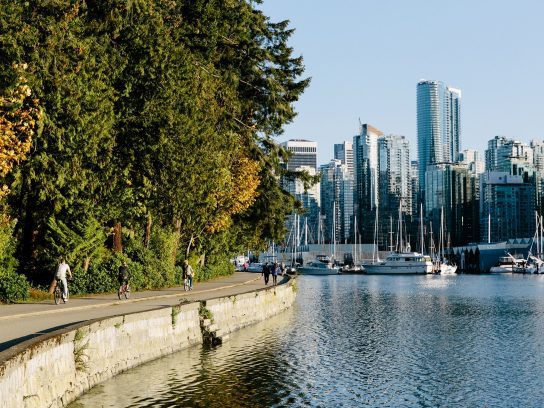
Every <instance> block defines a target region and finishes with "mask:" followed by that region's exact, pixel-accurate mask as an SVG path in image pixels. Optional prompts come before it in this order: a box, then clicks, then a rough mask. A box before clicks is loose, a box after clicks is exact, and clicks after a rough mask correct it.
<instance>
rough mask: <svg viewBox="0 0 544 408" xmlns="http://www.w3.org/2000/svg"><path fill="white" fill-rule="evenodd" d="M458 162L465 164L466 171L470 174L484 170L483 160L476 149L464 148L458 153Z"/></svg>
mask: <svg viewBox="0 0 544 408" xmlns="http://www.w3.org/2000/svg"><path fill="white" fill-rule="evenodd" d="M458 162H459V163H463V164H465V165H466V166H467V169H468V171H470V172H471V173H472V174H481V173H483V172H484V171H485V162H484V161H483V160H482V156H481V154H480V152H479V151H478V150H474V149H465V150H463V151H462V152H460V153H459V159H458Z"/></svg>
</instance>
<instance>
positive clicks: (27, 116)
mask: <svg viewBox="0 0 544 408" xmlns="http://www.w3.org/2000/svg"><path fill="white" fill-rule="evenodd" d="M26 68H27V66H26V64H16V65H14V69H16V70H17V71H19V72H20V76H19V79H18V83H17V84H16V86H15V87H14V88H12V89H9V90H7V91H5V92H4V93H3V94H2V95H0V177H2V178H3V177H5V176H6V175H7V174H9V172H10V171H11V170H12V169H13V166H15V165H16V164H17V163H19V162H21V161H22V160H25V159H26V155H27V153H28V152H29V150H30V147H31V146H32V139H33V137H34V135H35V133H36V129H37V126H38V122H39V121H40V120H41V119H42V111H41V109H40V108H39V101H38V100H37V99H32V98H31V96H32V90H31V89H30V87H29V86H28V85H27V84H26V78H25V77H24V76H23V75H22V73H23V71H24V70H26ZM8 192H9V189H8V187H7V186H6V185H3V186H1V187H0V198H3V197H5V196H6V195H7V194H8Z"/></svg>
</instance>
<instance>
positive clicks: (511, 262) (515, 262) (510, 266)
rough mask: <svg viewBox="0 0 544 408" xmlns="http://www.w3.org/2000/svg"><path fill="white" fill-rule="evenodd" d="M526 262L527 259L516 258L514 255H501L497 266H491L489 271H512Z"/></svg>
mask: <svg viewBox="0 0 544 408" xmlns="http://www.w3.org/2000/svg"><path fill="white" fill-rule="evenodd" d="M524 264H525V259H523V258H514V257H513V256H512V255H510V254H508V256H501V257H500V258H499V262H498V264H497V265H496V266H493V267H491V269H490V270H489V273H512V272H513V271H514V269H517V268H520V267H521V266H522V265H524Z"/></svg>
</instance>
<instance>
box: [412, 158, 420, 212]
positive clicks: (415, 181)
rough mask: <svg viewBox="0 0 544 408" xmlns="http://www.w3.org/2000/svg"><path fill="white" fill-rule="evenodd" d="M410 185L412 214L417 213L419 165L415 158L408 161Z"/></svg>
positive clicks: (418, 202)
mask: <svg viewBox="0 0 544 408" xmlns="http://www.w3.org/2000/svg"><path fill="white" fill-rule="evenodd" d="M410 185H411V189H412V214H413V215H418V214H419V204H420V201H419V167H418V162H417V160H412V161H411V162H410Z"/></svg>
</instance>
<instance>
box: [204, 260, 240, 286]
mask: <svg viewBox="0 0 544 408" xmlns="http://www.w3.org/2000/svg"><path fill="white" fill-rule="evenodd" d="M233 273H234V265H233V264H232V263H230V261H229V260H228V259H223V260H221V261H218V262H216V263H214V264H208V263H207V264H206V265H204V266H203V267H200V266H199V267H197V268H195V281H197V282H204V281H207V280H210V279H214V278H217V277H219V276H229V275H232V274H233Z"/></svg>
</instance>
